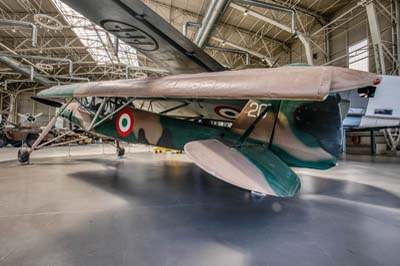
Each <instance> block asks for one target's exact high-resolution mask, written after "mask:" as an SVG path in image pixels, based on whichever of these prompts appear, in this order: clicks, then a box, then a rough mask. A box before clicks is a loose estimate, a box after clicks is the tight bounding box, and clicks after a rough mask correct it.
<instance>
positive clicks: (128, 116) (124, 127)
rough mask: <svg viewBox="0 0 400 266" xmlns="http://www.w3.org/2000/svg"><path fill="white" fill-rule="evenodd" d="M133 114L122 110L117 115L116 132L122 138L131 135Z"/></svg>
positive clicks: (127, 110)
mask: <svg viewBox="0 0 400 266" xmlns="http://www.w3.org/2000/svg"><path fill="white" fill-rule="evenodd" d="M133 124H134V120H133V114H132V112H131V111H130V110H129V109H124V110H122V111H120V112H119V113H118V115H117V121H116V126H117V131H118V134H120V135H121V136H122V137H127V136H129V134H131V132H132V129H133Z"/></svg>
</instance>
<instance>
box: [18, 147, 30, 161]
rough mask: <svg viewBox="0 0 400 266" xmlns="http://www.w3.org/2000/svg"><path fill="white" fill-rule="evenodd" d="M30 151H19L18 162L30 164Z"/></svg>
mask: <svg viewBox="0 0 400 266" xmlns="http://www.w3.org/2000/svg"><path fill="white" fill-rule="evenodd" d="M29 156H30V154H29V151H28V150H27V149H19V150H18V162H19V163H29Z"/></svg>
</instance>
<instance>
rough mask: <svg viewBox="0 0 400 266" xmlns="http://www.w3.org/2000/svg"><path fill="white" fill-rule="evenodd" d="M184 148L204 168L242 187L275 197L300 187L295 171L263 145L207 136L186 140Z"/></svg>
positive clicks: (287, 195)
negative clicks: (226, 141)
mask: <svg viewBox="0 0 400 266" xmlns="http://www.w3.org/2000/svg"><path fill="white" fill-rule="evenodd" d="M185 152H186V154H187V155H188V156H189V158H191V159H192V160H193V162H194V163H195V164H196V165H197V166H199V167H200V168H202V169H203V170H204V171H206V172H208V173H210V174H212V175H214V176H215V177H217V178H219V179H221V180H223V181H225V182H228V183H230V184H232V185H235V186H237V187H240V188H243V189H247V190H251V191H255V192H259V193H262V194H266V195H273V196H279V197H291V196H294V195H295V194H296V192H298V191H299V189H300V180H299V178H298V177H297V175H296V174H295V173H294V172H293V171H292V170H291V169H290V168H289V166H287V165H286V164H285V163H284V162H282V161H281V160H280V159H279V158H278V157H277V156H276V155H275V154H274V153H273V152H272V151H271V150H269V149H267V148H265V147H263V146H243V147H241V148H231V147H229V146H228V145H226V144H224V143H222V142H221V141H219V140H216V139H211V140H202V141H193V142H189V143H188V144H186V145H185Z"/></svg>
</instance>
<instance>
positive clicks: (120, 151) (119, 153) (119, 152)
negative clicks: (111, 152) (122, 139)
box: [117, 147, 125, 158]
mask: <svg viewBox="0 0 400 266" xmlns="http://www.w3.org/2000/svg"><path fill="white" fill-rule="evenodd" d="M124 155H125V149H124V148H123V147H119V148H117V156H118V158H122V157H124Z"/></svg>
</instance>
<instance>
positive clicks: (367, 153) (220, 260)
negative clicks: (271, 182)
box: [0, 0, 400, 265]
mask: <svg viewBox="0 0 400 266" xmlns="http://www.w3.org/2000/svg"><path fill="white" fill-rule="evenodd" d="M92 1H93V0H92ZM110 1H111V0H110ZM112 1H115V2H120V1H117V0H112ZM66 2H68V1H66ZM84 2H85V1H82V5H85V3H84ZM122 2H130V0H126V1H125V0H124V1H122ZM141 2H143V3H144V4H145V5H146V6H148V7H150V8H151V9H152V10H153V11H154V12H155V13H156V14H158V15H159V16H160V17H161V18H162V19H164V20H165V21H167V22H168V23H169V24H171V25H172V26H173V27H174V28H175V29H176V30H178V31H179V32H180V33H182V34H183V35H185V36H186V37H187V38H188V39H190V40H191V41H192V42H193V43H195V44H196V45H197V46H199V47H200V48H202V49H203V50H204V51H206V53H207V54H208V55H210V56H211V57H212V58H214V59H215V60H216V61H217V62H218V63H219V64H221V65H222V66H224V67H225V68H226V69H227V70H228V69H229V70H241V69H252V68H266V69H270V68H278V67H284V66H287V65H297V66H303V65H304V66H306V65H309V66H335V67H343V68H350V69H355V70H360V71H366V72H371V73H376V74H379V75H383V76H385V77H386V76H393V77H395V78H396V76H399V75H400V2H399V1H398V0H258V1H257V0H231V1H230V0H198V1H197V0H196V1H191V0H142V1H141ZM158 30H160V31H162V30H163V29H158ZM170 75H171V73H169V71H168V70H166V69H164V68H162V67H160V66H159V65H158V64H156V63H155V62H153V60H151V59H150V58H149V57H147V56H145V55H144V54H143V53H141V52H140V50H137V49H135V48H134V47H132V46H130V45H128V44H127V43H125V42H124V41H122V40H118V38H115V37H114V36H113V35H112V33H111V32H109V31H106V30H105V29H103V28H102V27H101V26H99V25H96V24H95V23H93V22H92V21H90V20H89V19H87V18H86V17H85V16H83V15H81V14H80V13H79V12H77V11H75V10H74V9H72V8H71V7H69V6H68V5H67V4H66V3H64V2H63V1H62V0H0V82H1V86H0V118H1V119H0V129H1V130H2V131H1V132H6V131H7V132H8V131H9V130H10V129H11V128H12V129H13V130H17V131H18V130H19V131H24V130H26V131H27V132H30V133H28V135H29V134H31V135H32V136H33V135H35V137H37V136H38V135H39V132H40V129H38V128H43V127H45V126H46V125H47V124H48V123H49V122H50V121H51V120H52V118H53V117H54V116H55V115H56V113H57V112H58V109H57V108H56V107H51V106H47V105H43V104H41V103H39V102H37V101H34V100H32V99H31V97H32V96H36V95H37V93H39V92H40V91H42V90H44V89H47V88H49V87H52V86H56V85H68V84H75V83H79V84H81V83H87V82H97V81H108V80H125V79H145V78H160V77H166V76H170ZM384 80H385V79H384ZM393 82H394V83H392V84H394V85H396V81H393ZM394 85H393V86H394ZM397 85H398V86H400V81H399V83H397ZM399 91H400V89H398V90H397V91H390V92H388V93H386V94H384V93H383V92H382V93H381V95H382V96H379V97H383V100H382V101H392V102H393V103H392V104H391V106H394V107H393V108H392V107H387V108H386V107H381V106H380V105H379V104H378V103H376V104H377V106H375V107H374V108H375V109H374V110H375V113H374V115H372V116H368V108H370V107H369V104H370V102H368V100H369V99H366V98H357V99H355V100H354V101H353V100H350V102H351V107H350V109H349V116H351V117H350V118H352V119H350V120H351V121H350V120H349V121H350V126H349V127H348V128H343V143H344V146H343V154H342V156H341V157H342V159H341V160H340V161H339V166H338V167H337V168H334V169H333V170H328V171H319V170H304V169H301V170H299V169H297V170H295V171H296V173H298V174H299V176H300V179H301V180H302V190H301V192H300V194H299V195H298V196H296V197H295V198H292V199H286V198H284V199H280V198H274V197H272V198H271V197H266V198H263V197H260V196H258V195H254V194H251V193H248V192H245V191H242V190H241V189H238V188H235V187H232V186H230V185H228V184H226V183H224V182H222V181H219V180H218V179H215V180H214V178H213V177H212V175H210V174H207V173H206V172H204V171H202V170H200V169H199V168H196V166H195V165H193V164H191V163H190V161H189V160H188V159H187V158H186V157H185V156H184V155H181V154H174V153H173V152H171V151H167V152H162V153H161V154H157V155H156V154H155V151H154V150H153V149H152V147H148V146H141V145H131V144H124V145H125V147H127V148H126V151H127V154H126V156H127V158H126V159H123V160H124V161H122V160H119V159H117V158H116V157H115V155H114V153H115V152H114V148H113V147H112V145H111V144H113V142H112V141H110V140H103V139H102V138H101V137H96V136H93V135H91V134H88V133H86V132H84V131H76V132H74V133H73V134H71V133H70V132H69V131H68V129H69V128H70V127H71V125H70V124H69V123H68V122H66V121H63V120H62V119H58V120H57V122H56V123H55V128H56V129H54V133H52V134H53V136H52V137H51V138H57V136H60V139H62V142H60V143H56V144H55V147H54V148H50V149H48V150H46V149H43V150H41V151H38V152H37V157H33V161H34V163H32V164H31V165H27V166H20V165H18V164H17V163H16V158H17V152H18V148H19V147H21V146H23V147H25V146H26V145H27V144H29V143H28V142H29V141H28V137H26V134H25V133H24V134H25V135H24V136H25V137H24V138H25V139H24V140H21V139H18V140H11V138H12V137H11V136H9V135H6V134H8V133H1V134H2V135H0V146H4V147H3V148H0V161H4V162H2V163H1V164H0V165H1V166H0V167H1V170H0V210H1V214H0V265H59V264H60V265H61V264H62V265H216V264H219V265H221V264H223V265H293V264H297V265H321V264H322V265H325V264H330V265H361V264H363V265H398V263H399V261H400V256H399V254H398V247H399V246H400V231H399V228H400V198H399V197H400V167H399V162H400V160H399V155H400V130H399V128H400V98H396V97H400V92H399ZM355 93H356V94H357V92H355ZM378 93H379V87H378V89H377V92H376V94H378ZM357 96H358V95H357ZM352 99H353V98H352ZM379 99H381V98H379ZM387 99H389V100H387ZM379 101H381V100H379ZM147 108H148V109H149V110H150V109H151V105H149V106H147ZM371 108H372V107H371ZM388 116H392V117H389V118H388ZM29 119H33V120H34V124H35V126H34V127H35V130H36V131H35V130H33V129H32V128H28V129H26V128H25V127H24V126H23V123H24V122H26V121H27V120H29ZM346 119H347V118H346ZM382 120H384V121H382ZM353 121H357V122H355V123H356V124H352V123H353ZM388 121H389V122H388ZM222 123H223V122H222ZM327 123H328V122H327ZM363 123H365V124H363ZM362 125H364V126H362ZM365 125H367V126H365ZM37 130H39V131H37ZM64 131H68V133H65V134H64V133H63V132H64ZM32 132H33V133H32ZM49 134H50V133H49ZM16 135H18V133H16ZM2 136H7V137H2ZM1 138H2V139H1ZM33 141H34V140H33ZM32 143H33V142H32ZM32 143H31V144H32ZM110 143H111V144H110ZM118 145H119V144H118ZM82 147H83V148H82ZM159 151H161V150H156V152H159ZM35 160H36V161H35ZM27 170H28V171H29V173H30V174H31V175H32V176H30V174H27V173H28V171H27ZM133 172H136V173H137V174H135V175H132V173H133Z"/></svg>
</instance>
